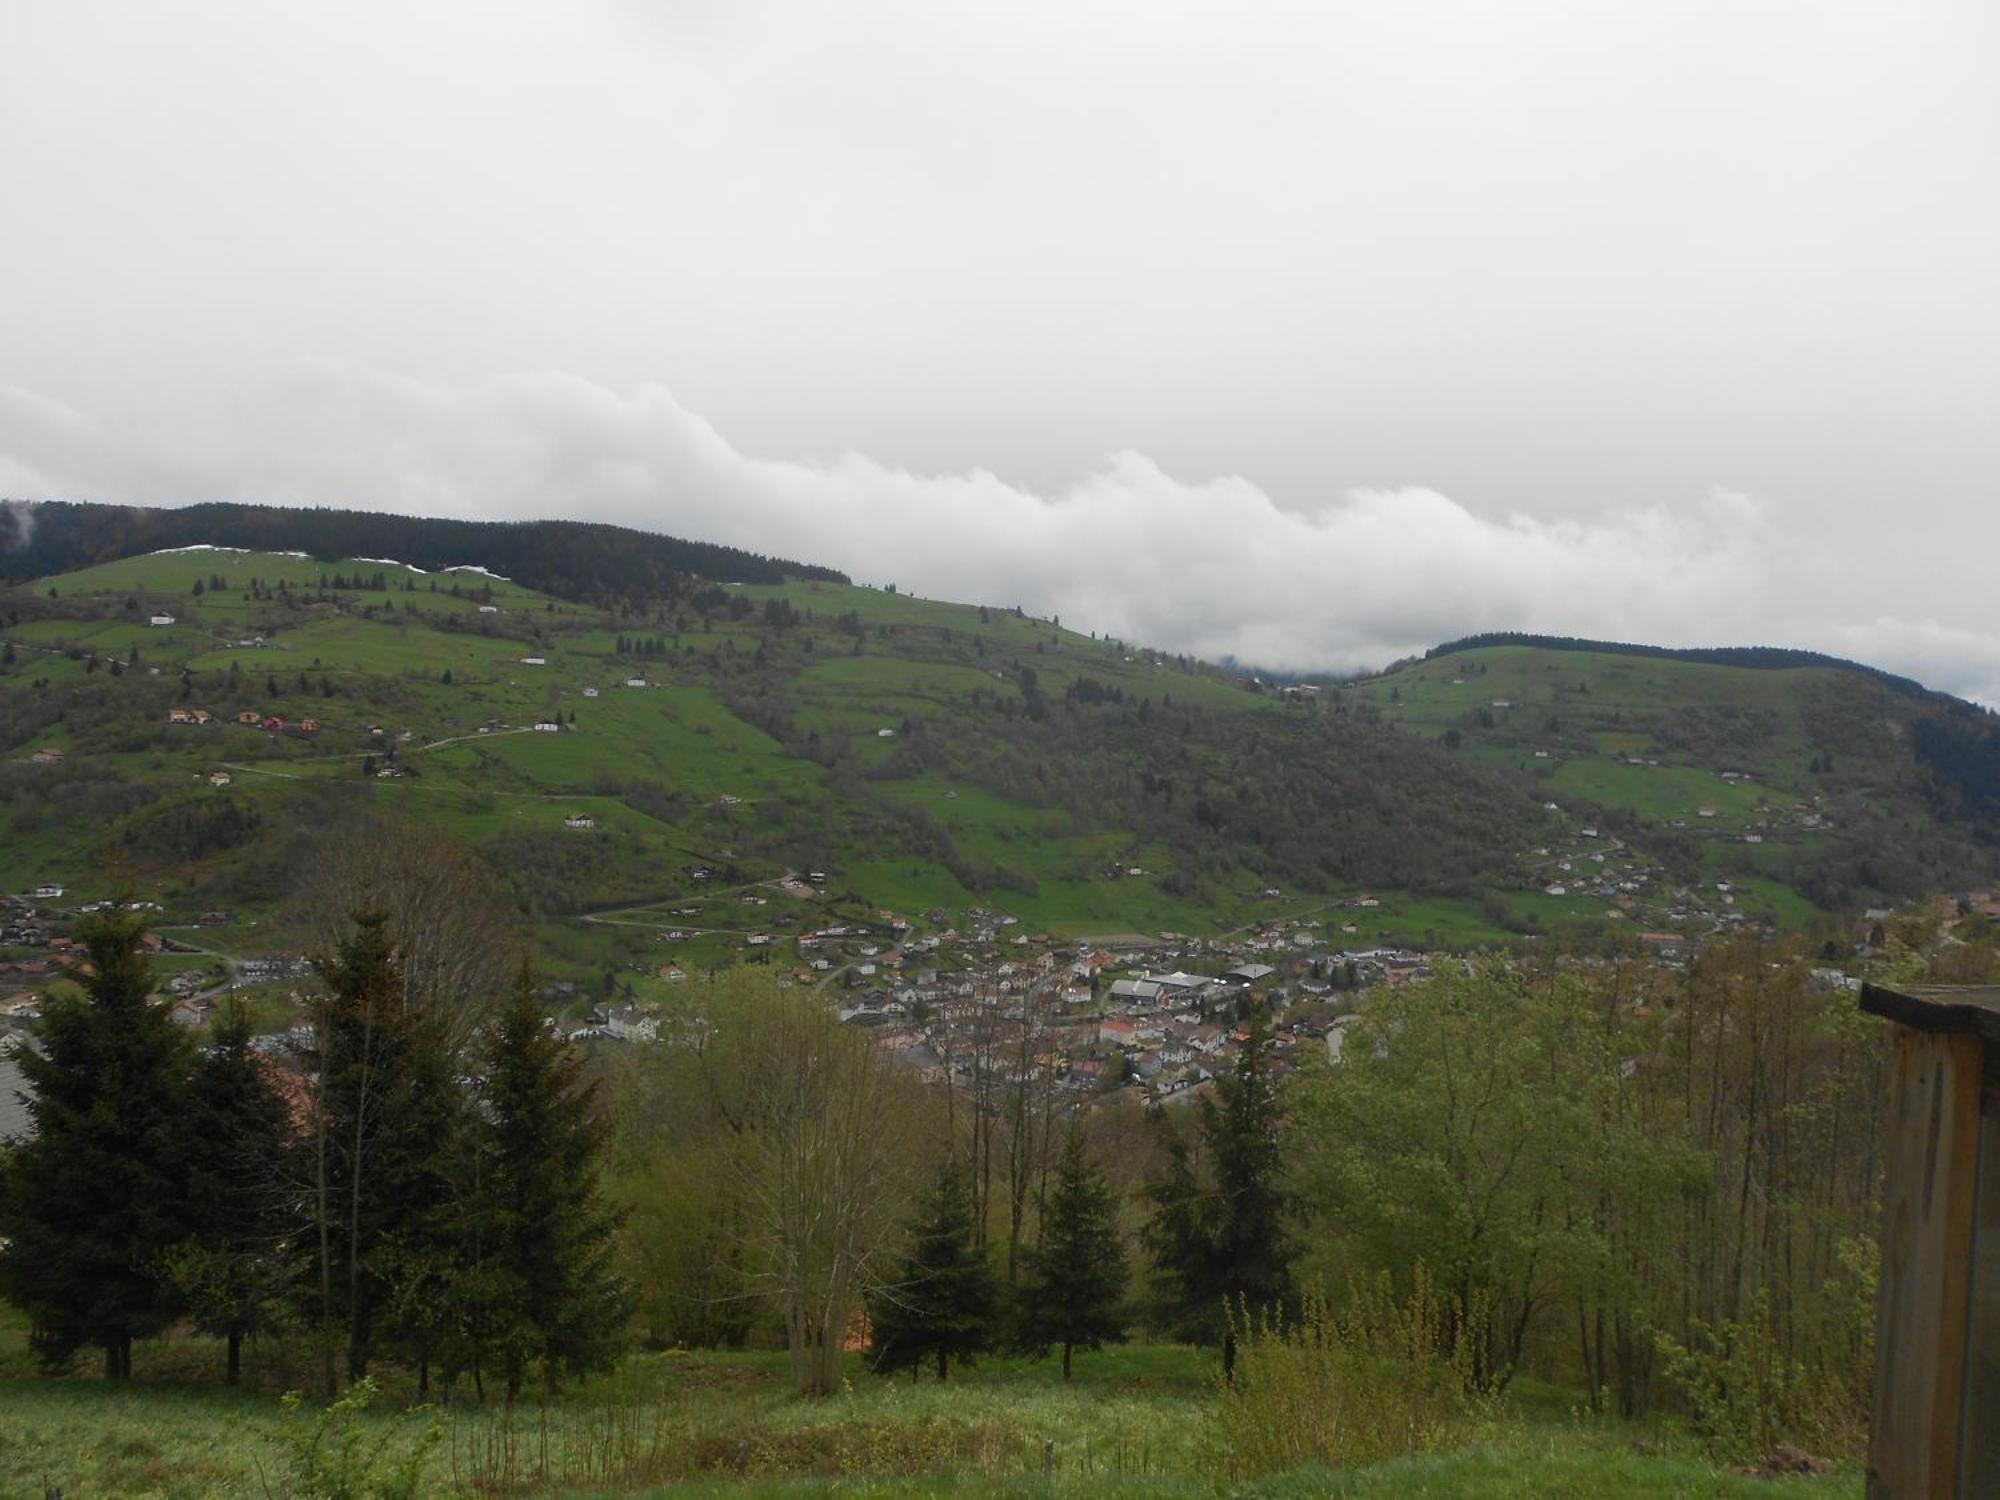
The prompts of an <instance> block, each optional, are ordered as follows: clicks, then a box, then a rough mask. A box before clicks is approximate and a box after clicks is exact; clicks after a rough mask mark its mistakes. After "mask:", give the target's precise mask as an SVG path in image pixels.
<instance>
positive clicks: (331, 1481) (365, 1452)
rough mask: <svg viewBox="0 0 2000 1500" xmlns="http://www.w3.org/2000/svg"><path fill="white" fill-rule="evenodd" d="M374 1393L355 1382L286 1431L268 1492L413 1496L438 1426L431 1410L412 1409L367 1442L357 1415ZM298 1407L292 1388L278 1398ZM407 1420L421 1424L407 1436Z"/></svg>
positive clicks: (294, 1498) (388, 1498) (323, 1499)
mask: <svg viewBox="0 0 2000 1500" xmlns="http://www.w3.org/2000/svg"><path fill="white" fill-rule="evenodd" d="M375 1396H376V1388H375V1382H374V1381H373V1380H372V1379H363V1380H359V1381H356V1382H355V1384H354V1385H353V1386H352V1387H350V1388H349V1390H348V1392H347V1394H346V1395H344V1396H342V1397H341V1398H340V1399H339V1400H338V1401H335V1402H334V1403H333V1404H332V1405H330V1406H328V1407H327V1408H326V1409H325V1410H324V1411H322V1412H321V1413H320V1414H319V1417H318V1420H316V1421H315V1422H314V1423H313V1424H312V1425H311V1427H309V1428H305V1429H303V1430H301V1429H297V1428H293V1429H291V1430H288V1431H287V1432H286V1433H285V1435H284V1439H283V1441H284V1445H285V1449H286V1454H285V1474H284V1480H283V1482H282V1484H281V1486H280V1487H279V1488H278V1489H277V1490H276V1491H275V1492H274V1493H275V1494H277V1495H281V1496H284V1497H285V1500H414V1497H415V1496H417V1495H418V1494H420V1493H421V1492H422V1491H421V1486H422V1484H423V1474H424V1467H425V1465H426V1464H428V1463H429V1462H430V1456H431V1450H432V1449H433V1448H435V1447H437V1445H438V1443H439V1442H440V1441H441V1440H442V1439H443V1437H444V1428H443V1426H442V1425H441V1424H440V1423H439V1421H438V1419H437V1416H436V1414H435V1413H430V1414H429V1415H428V1416H426V1413H425V1410H424V1409H423V1408H416V1409H413V1410H411V1411H408V1412H405V1413H403V1414H402V1415H401V1416H399V1417H396V1418H394V1419H392V1420H391V1421H390V1422H388V1423H387V1424H386V1425H385V1426H383V1427H382V1429H381V1430H380V1431H379V1432H377V1433H376V1434H375V1436H374V1437H373V1439H372V1440H371V1439H370V1437H369V1435H368V1433H367V1432H366V1431H365V1430H364V1425H363V1420H362V1419H363V1416H364V1414H365V1413H366V1412H367V1410H368V1408H369V1406H370V1405H371V1404H372V1403H373V1402H374V1400H375ZM303 1405H304V1400H303V1398H302V1397H301V1396H300V1395H299V1393H298V1392H297V1391H293V1392H291V1393H289V1394H288V1395H287V1396H286V1397H285V1398H284V1407H285V1410H286V1411H287V1412H293V1413H295V1412H297V1411H298V1410H299V1409H300V1408H301V1407H302V1406H303ZM413 1422H420V1423H421V1424H422V1425H421V1426H419V1427H418V1428H417V1430H416V1433H415V1435H414V1437H408V1436H407V1434H408V1431H409V1428H410V1425H411V1424H412V1423H413ZM397 1450H401V1451H400V1452H399V1451H397ZM266 1488H267V1489H268V1488H269V1487H268V1486H267V1487H266Z"/></svg>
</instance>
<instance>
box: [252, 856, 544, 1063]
mask: <svg viewBox="0 0 2000 1500" xmlns="http://www.w3.org/2000/svg"><path fill="white" fill-rule="evenodd" d="M363 912H367V913H370V914H379V915H380V916H381V917H382V918H383V922H384V931H385V932H386V934H387V936H388V939H389V942H390V944H391V946H392V947H393V948H394V950H395V954H396V965H397V971H398V973H399V974H400V976H401V983H402V987H403V994H404V999H405V1002H406V1003H407V1004H409V1005H411V1006H412V1007H414V1008H417V1009H421V1010H424V1011H427V1012H429V1013H430V1014H432V1015H433V1016H435V1017H436V1018H437V1019H438V1021H439V1023H440V1024H441V1025H442V1026H443V1028H444V1037H445V1045H446V1047H447V1048H448V1049H449V1050H450V1051H451V1052H452V1053H453V1054H454V1055H455V1054H456V1053H457V1052H458V1051H459V1050H460V1048H461V1047H462V1046H463V1045H464V1044H465V1043H466V1042H467V1041H468V1040H469V1039H470V1038H471V1036H472V1034H473V1033H474V1032H475V1031H476V1030H477V1029H478V1027H479V1024H480V1022H481V1020H482V1019H483V1018H484V1016H485V1014H486V1011H487V1008H488V1007H489V1006H490V1005H491V1004H492V1002H493V1000H494V998H495V997H496V996H500V995H504V994H506V993H507V984H508V980H509V978H510V976H511V975H512V973H513V971H514V967H515V965H516V964H518V963H519V961H520V958H521V952H522V941H521V935H520V931H519V923H518V920H517V918H516V917H515V915H514V914H513V913H512V912H511V911H510V910H509V908H508V905H507V902H506V900H505V898H504V897H503V896H502V895H501V893H500V891H499V889H498V888H497V886H496V885H495V884H494V882H493V880H492V878H491V877H490V876H489V875H488V874H487V873H486V870H485V869H484V867H483V866H481V865H480V863H479V861H478V860H477V858H476V857H475V856H474V855H473V854H472V852H471V851H470V850H468V849H466V848H465V846H464V845H462V844H459V843H457V842H455V841H454V840H452V839H451V838H450V837H449V836H448V835H446V834H444V833H441V832H440V831H438V830H437V829H435V828H431V827H426V826H423V825H420V824H417V823H413V822H411V821H409V820H408V819H405V818H364V819H358V820H356V821H353V822H350V823H345V824H342V825H340V826H338V827H336V828H333V829H331V830H329V831H328V832H327V834H326V835H325V837H324V838H322V839H321V840H320V842H319V844H318V846H317V847H316V849H315V850H314V857H313V859H312V862H311V864H310V865H309V866H308V867H307V868H306V869H305V870H304V872H303V873H302V875H301V877H300V879H299V882H298V886H297V888H296V890H295V891H294V893H293V901H292V910H291V915H292V919H293V925H294V926H295V927H297V928H298V929H299V930H300V932H301V934H302V937H303V943H302V946H303V947H304V948H305V949H306V950H307V951H308V952H312V953H331V952H334V951H335V950H336V949H337V948H338V947H339V945H340V944H341V942H342V941H343V940H344V939H345V938H346V936H347V934H348V933H349V932H350V931H351V930H352V928H353V923H354V919H355V917H356V916H358V915H359V914H361V913H363Z"/></svg>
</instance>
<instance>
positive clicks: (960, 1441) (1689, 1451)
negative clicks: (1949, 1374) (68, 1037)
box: [0, 1329, 1862, 1500]
mask: <svg viewBox="0 0 2000 1500" xmlns="http://www.w3.org/2000/svg"><path fill="white" fill-rule="evenodd" d="M7 1342H8V1346H9V1347H6V1348H5V1349H4V1353H0V1371H4V1376H0V1493H6V1494H30V1493H40V1492H41V1491H40V1489H39V1488H38V1487H39V1486H50V1487H53V1488H58V1489H60V1490H61V1491H62V1492H63V1494H64V1495H65V1496H67V1497H80V1496H91V1495H118V1496H126V1497H132V1500H139V1497H150V1496H159V1497H183V1496H185V1497H194V1496H208V1495H216V1496H228V1495H245V1496H258V1495H265V1494H286V1493H288V1490H287V1488H286V1485H287V1483H288V1478H289V1474H290V1469H289V1467H288V1466H289V1464H290V1462H291V1457H290V1456H291V1454H292V1452H293V1451H294V1450H295V1448H296V1446H297V1445H298V1444H299V1443H300V1442H302V1441H309V1440H310V1438H311V1437H312V1435H313V1433H314V1432H315V1429H316V1427H317V1424H318V1423H319V1421H320V1416H319V1413H318V1409H317V1407H316V1406H315V1405H314V1404H312V1403H305V1404H303V1405H301V1406H300V1407H299V1408H297V1409H288V1408H287V1407H286V1406H284V1405H283V1404H282V1403H281V1402H280V1401H279V1399H278V1396H277V1391H278V1389H279V1387H280V1386H282V1385H283V1384H285V1383H286V1382H287V1381H288V1380H289V1381H293V1382H302V1381H304V1380H306V1379H308V1378H309V1375H308V1372H307V1371H306V1370H305V1369H304V1368H303V1365H304V1364H306V1363H309V1362H308V1361H305V1360H303V1358H302V1357H301V1356H300V1355H299V1353H298V1352H297V1351H293V1354H292V1356H291V1361H292V1362H291V1364H290V1365H289V1366H285V1365H283V1364H282V1362H273V1361H271V1360H270V1359H269V1358H268V1357H267V1358H266V1359H264V1360H263V1361H262V1362H258V1361H254V1360H253V1362H252V1373H253V1375H254V1376H255V1377H256V1378H257V1380H258V1381H259V1382H260V1383H261V1387H262V1388H260V1389H245V1390H242V1391H228V1390H226V1389H223V1388H221V1387H219V1386H218V1385H216V1384H213V1383H212V1380H213V1368H212V1367H213V1364H214V1362H215V1360H216V1350H215V1348H214V1346H213V1345H211V1344H209V1343H208V1342H207V1341H204V1340H196V1339H171V1340H165V1341H155V1342H153V1343H151V1344H148V1345H143V1346H141V1347H140V1348H139V1349H138V1350H137V1351H136V1355H135V1368H136V1374H137V1378H136V1379H135V1381H134V1382H133V1383H132V1384H131V1385H129V1386H127V1387H125V1388H122V1389H121V1388H118V1387H116V1386H113V1385H109V1384H107V1383H105V1382H103V1381H101V1380H97V1379H94V1378H88V1377H83V1376H77V1377H70V1378H48V1377H44V1376H41V1375H38V1374H35V1373H33V1372H32V1368H31V1366H29V1365H28V1363H27V1360H26V1356H25V1353H24V1352H23V1351H22V1349H21V1347H20V1335H19V1331H18V1330H17V1329H10V1330H9V1331H8V1334H7ZM264 1353H265V1354H266V1355H267V1356H268V1354H269V1351H264ZM204 1364H206V1365H207V1366H208V1368H204ZM1217 1390H1218V1387H1217V1377H1216V1370H1215V1361H1214V1357H1213V1354H1212V1353H1209V1352H1203V1351H1199V1350H1194V1349H1188V1348H1182V1347H1168V1346H1153V1345H1133V1346H1127V1347H1123V1348H1114V1349H1107V1350H1104V1351H1101V1352H1098V1353H1095V1354H1088V1355H1080V1356H1079V1357H1078V1361H1077V1372H1076V1377H1075V1379H1074V1380H1073V1381H1071V1382H1070V1383H1068V1384H1065V1383H1064V1382H1063V1381H1062V1379H1061V1378H1060V1374H1059V1371H1058V1369H1057V1366H1056V1364H1055V1362H1053V1361H1032V1360H1025V1359H1017V1358H989V1359H986V1360H982V1361H981V1362H980V1363H979V1364H978V1365H976V1366H974V1367H972V1368H970V1369H966V1370H961V1371H958V1372H955V1373H954V1375H953V1378H952V1380H951V1381H950V1382H949V1383H948V1384H945V1385H939V1384H938V1383H937V1382H936V1381H934V1380H932V1379H929V1378H926V1379H924V1380H922V1381H918V1382H911V1381H909V1380H907V1379H902V1378H898V1379H895V1380H885V1379H882V1378H880V1377H877V1376H875V1375H872V1374H870V1373H869V1372H868V1371H867V1370H866V1368H865V1367H864V1363H863V1359H862V1356H860V1355H855V1356H852V1357H851V1370H850V1373H849V1376H848V1379H847V1382H846V1385H845V1387H844V1389H843V1390H842V1392H841V1393H840V1394H839V1395H837V1396H835V1397H833V1398H830V1399H827V1400H824V1401H817V1402H815V1401H807V1400H803V1399H801V1398H798V1397H795V1396H793V1395H791V1394H790V1393H789V1390H788V1386H787V1379H786V1369H785V1356H784V1355H783V1354H781V1353H754V1352H753V1353H676V1352H669V1353H654V1354H638V1355H634V1356H633V1357H632V1358H630V1359H629V1360H628V1361H627V1362H626V1364H625V1365H624V1366H623V1367H622V1368H621V1370H620V1371H619V1372H618V1373H617V1374H616V1375H615V1376H611V1377H605V1378H603V1379H599V1380H596V1381H593V1382H590V1383H588V1384H586V1385H583V1386H580V1387H578V1388H576V1389H574V1390H571V1391H569V1392H566V1393H564V1394H563V1395H562V1396H560V1397H559V1398H557V1399H556V1400H554V1401H552V1402H550V1401H544V1402H537V1403H535V1404H526V1403H524V1404H523V1405H522V1406H521V1407H519V1408H517V1409H516V1410H515V1411H514V1412H513V1413H511V1414H509V1413H507V1412H506V1411H505V1410H504V1409H500V1408H497V1407H494V1406H481V1405H479V1404H477V1403H476V1402H473V1401H470V1400H467V1401H464V1402H461V1403H459V1404H456V1405H453V1406H451V1407H449V1408H447V1409H444V1410H442V1411H436V1412H430V1413H426V1414H420V1415H416V1416H409V1415H403V1414H401V1411H402V1408H404V1407H405V1406H406V1404H407V1403H408V1402H409V1400H410V1399H411V1398H412V1395H413V1393H412V1392H411V1391H410V1390H409V1389H408V1388H407V1385H406V1384H403V1383H401V1378H400V1377H398V1379H397V1382H396V1383H392V1385H391V1386H390V1387H389V1388H388V1389H386V1390H384V1391H383V1392H382V1393H381V1395H380V1397H379V1399H378V1400H377V1401H376V1402H375V1404H374V1405H373V1406H372V1408H371V1409H370V1410H368V1411H367V1413H366V1414H365V1415H364V1416H362V1417H361V1418H360V1420H359V1431H360V1432H361V1433H362V1435H363V1437H364V1439H365V1446H366V1447H367V1448H369V1449H373V1448H374V1447H375V1446H376V1445H378V1444H379V1445H381V1447H382V1449H383V1452H384V1454H385V1456H387V1457H393V1456H394V1455H397V1454H400V1453H405V1452H407V1451H409V1449H410V1447H411V1446H412V1445H413V1444H415V1443H416V1442H418V1441H419V1439H420V1436H421V1434H422V1432H423V1431H424V1429H425V1428H426V1427H427V1426H428V1425H429V1424H431V1423H433V1422H435V1424H436V1425H437V1427H438V1429H439V1436H438V1438H437V1439H436V1440H435V1441H436V1446H435V1447H434V1448H433V1449H432V1450H431V1452H430V1456H429V1459H428V1462H427V1464H426V1466H425V1469H424V1475H425V1482H424V1486H423V1488H422V1489H421V1490H420V1491H419V1493H421V1494H426V1495H437V1496H446V1495H503V1494H504V1495H523V1496H528V1495H546V1496H570V1497H577V1500H581V1497H585V1496H593V1497H595V1496H606V1497H608V1496H613V1495H667V1494H673V1495H686V1494H695V1495H715V1496H744V1497H749V1496H765V1495H771V1496H779V1495H783V1496H791V1495H799V1496H805V1495H821V1494H839V1495H855V1496H865V1495H882V1496H920V1495H955V1494H964V1495H1051V1496H1067V1495H1074V1496H1079V1497H1089V1496H1112V1495H1140V1494H1145V1495H1162V1494H1163V1495H1188V1496H1209V1495H1223V1494H1229V1495H1269V1496H1290V1495H1298V1496H1305V1495H1312V1496H1336V1497H1357V1500H1359V1497H1390V1496H1395V1497H1409V1496H1421V1497H1436V1500H1447V1497H1450V1500H1561V1497H1574V1500H1595V1497H1599V1496H1614V1495H1615V1496H1632V1497H1642V1500H1644V1497H1658V1500H1669V1497H1672V1500H1697V1497H1699V1500H1711V1497H1714V1500H1723V1497H1745V1500H1747V1497H1751V1496H1791V1495H1796V1496H1800V1497H1807V1496H1810V1497H1814V1500H1835V1497H1843V1500H1844V1497H1849V1496H1859V1495H1860V1494H1861V1493H1862V1481H1861V1475H1860V1473H1859V1472H1858V1470H1856V1469H1855V1468H1853V1467H1851V1466H1850V1467H1847V1468H1844V1469H1840V1470H1837V1471H1836V1472H1833V1473H1831V1474H1827V1475H1823V1476H1819V1477H1814V1478H1784V1479H1771V1478H1761V1477H1751V1476H1749V1475H1746V1474H1743V1473H1739V1472H1737V1471H1736V1470H1735V1469H1733V1468H1732V1467H1731V1466H1729V1465H1726V1464H1719V1463H1716V1462H1714V1461H1712V1460H1710V1459H1708V1458H1706V1457H1704V1456H1703V1454H1702V1453H1701V1452H1700V1450H1699V1449H1698V1447H1697V1446H1696V1445H1694V1444H1693V1443H1692V1442H1691V1441H1690V1440H1689V1439H1687V1438H1685V1437H1683V1436H1680V1435H1678V1434H1676V1432H1675V1431H1674V1430H1673V1429H1672V1428H1671V1427H1670V1426H1667V1425H1664V1424H1662V1425H1647V1426H1635V1425H1630V1424H1625V1423H1621V1422H1618V1421H1617V1420H1615V1419H1612V1418H1608V1417H1599V1416H1593V1415H1591V1414H1590V1413H1589V1412H1588V1410H1586V1409H1585V1408H1584V1407H1583V1406H1582V1404H1581V1403H1580V1401H1579V1400H1578V1399H1577V1398H1575V1397H1574V1396H1573V1395H1571V1394H1570V1393H1567V1392H1564V1391H1561V1390H1558V1389H1555V1388H1552V1387H1547V1386H1540V1385H1534V1384H1529V1383H1525V1382H1523V1383H1519V1384H1517V1385H1516V1386H1515V1387H1514V1389H1513V1390H1512V1391H1511V1392H1510V1394H1509V1395H1507V1396H1506V1397H1504V1398H1502V1399H1501V1400H1499V1401H1498V1402H1496V1403H1494V1405H1493V1406H1492V1408H1491V1409H1490V1410H1488V1411H1486V1412H1483V1413H1481V1414H1480V1415H1479V1416H1478V1417H1477V1418H1475V1419H1474V1420H1472V1421H1471V1422H1469V1423H1467V1424H1466V1425H1464V1426H1463V1427H1462V1428H1461V1429H1459V1430H1456V1431H1454V1432H1453V1433H1451V1434H1450V1435H1449V1436H1448V1437H1447V1438H1446V1439H1445V1441H1443V1442H1442V1443H1441V1444H1440V1446H1439V1447H1438V1449H1437V1450H1436V1451H1433V1452H1429V1453H1423V1454H1418V1455H1415V1456H1411V1457H1405V1458H1398V1459H1393V1460H1389V1461H1386V1462H1380V1463H1374V1464H1366V1465H1362V1466H1358V1467H1351V1468H1350V1467H1328V1466H1325V1465H1321V1464H1312V1465H1305V1466H1301V1467H1297V1468H1291V1469H1286V1470H1281V1471H1279V1472H1275V1473H1267V1474H1262V1475H1255V1476H1245V1475H1240V1474H1235V1473H1232V1467H1233V1466H1232V1465H1231V1463H1230V1458H1229V1454H1228V1452H1227V1450H1226V1447H1225V1446H1224V1445H1223V1443H1222V1440H1221V1438H1220V1437H1219V1435H1218V1432H1217V1427H1216V1423H1215V1420H1214V1411H1215V1404H1216V1400H1217ZM460 1394H461V1395H469V1394H470V1393H466V1392H461V1393H460Z"/></svg>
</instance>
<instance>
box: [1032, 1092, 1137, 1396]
mask: <svg viewBox="0 0 2000 1500" xmlns="http://www.w3.org/2000/svg"><path fill="white" fill-rule="evenodd" d="M1116 1212H1117V1205H1116V1202H1115V1200H1114V1199H1113V1197H1112V1193H1111V1188H1110V1186H1109V1185H1108V1184H1107V1183H1106V1182H1105V1180H1104V1174H1103V1173H1102V1172H1100V1171H1099V1170H1098V1169H1097V1168H1096V1166H1094V1165H1093V1164H1092V1162H1091V1160H1090V1155H1089V1152H1088V1151H1087V1149H1086V1148H1085V1145H1084V1137H1083V1131H1082V1129H1081V1128H1079V1127H1078V1126H1076V1125H1072V1126H1071V1127H1070V1131H1069V1135H1068V1138H1067V1139H1066V1140H1065V1141H1064V1142H1063V1153H1062V1156H1061V1158H1060V1159H1059V1160H1058V1161H1057V1163H1056V1172H1055V1183H1054V1185H1053V1187H1052V1188H1051V1190H1050V1193H1049V1198H1048V1204H1047V1206H1046V1208H1045V1209H1044V1210H1043V1216H1042V1236H1041V1243H1039V1244H1037V1245H1034V1246H1032V1247H1030V1248H1029V1250H1028V1251H1027V1253H1026V1256H1025V1260H1026V1264H1027V1276H1026V1278H1025V1279H1024V1280H1023V1282H1022V1284H1021V1287H1020V1291H1019V1294H1018V1295H1019V1298H1020V1303H1019V1305H1020V1333H1021V1338H1022V1342H1023V1343H1024V1344H1026V1345H1027V1347H1029V1348H1031V1349H1034V1350H1035V1351H1036V1352H1037V1353H1046V1352H1047V1351H1048V1350H1049V1349H1050V1348H1051V1347H1053V1346H1054V1345H1057V1344H1060V1345H1061V1346H1062V1371H1063V1379H1064V1380H1067V1379H1069V1376H1070V1355H1071V1352H1072V1351H1073V1350H1075V1349H1086V1350H1087V1349H1097V1348H1101V1347H1102V1346H1104V1345H1105V1344H1108V1343H1110V1344H1115V1343H1123V1342H1124V1339H1125V1323H1126V1318H1125V1310H1124V1300H1125V1286H1126V1281H1127V1276H1128V1269H1127V1266H1126V1264H1125V1246H1124V1244H1123V1242H1122V1241H1121V1240H1120V1238H1119V1234H1118V1225H1117V1222H1116Z"/></svg>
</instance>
